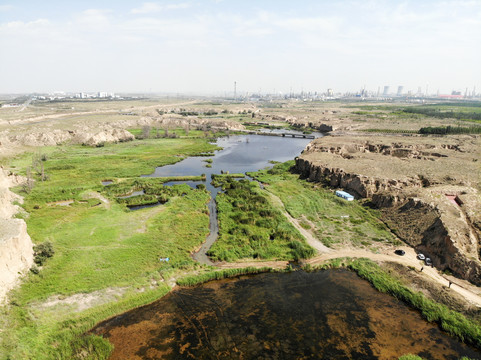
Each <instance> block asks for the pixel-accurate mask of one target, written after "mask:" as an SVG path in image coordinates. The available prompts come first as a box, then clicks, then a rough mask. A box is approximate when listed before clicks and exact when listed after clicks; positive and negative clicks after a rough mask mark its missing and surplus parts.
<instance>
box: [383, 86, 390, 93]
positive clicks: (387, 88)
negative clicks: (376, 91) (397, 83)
mask: <svg viewBox="0 0 481 360" xmlns="http://www.w3.org/2000/svg"><path fill="white" fill-rule="evenodd" d="M382 94H383V95H387V94H389V85H386V86H384V91H383V92H382Z"/></svg>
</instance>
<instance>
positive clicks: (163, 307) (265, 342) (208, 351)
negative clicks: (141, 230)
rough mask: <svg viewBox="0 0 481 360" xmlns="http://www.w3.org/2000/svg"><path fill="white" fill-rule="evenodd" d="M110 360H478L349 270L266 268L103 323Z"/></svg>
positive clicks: (101, 330) (101, 331) (181, 292)
mask: <svg viewBox="0 0 481 360" xmlns="http://www.w3.org/2000/svg"><path fill="white" fill-rule="evenodd" d="M93 332H94V333H96V334H102V335H104V336H105V337H107V338H108V339H109V340H110V341H111V342H112V343H113V344H114V346H115V349H114V352H113V355H112V359H397V358H398V357H399V356H401V355H403V354H407V353H413V354H418V355H420V356H422V357H423V358H425V359H459V358H460V357H461V356H468V357H470V358H472V359H480V358H481V354H480V353H479V352H477V351H476V350H474V349H472V348H470V347H468V346H466V345H464V344H462V343H461V342H459V341H458V340H457V339H454V338H452V337H451V336H449V335H447V334H446V333H444V332H442V331H441V330H440V329H439V328H438V326H437V325H436V324H431V323H428V322H426V321H425V320H424V319H422V317H421V315H420V314H419V312H417V311H414V310H411V309H410V308H408V307H407V306H405V305H404V304H403V303H401V302H399V301H397V300H396V299H394V298H392V297H391V296H389V295H385V294H382V293H379V292H377V291H376V290H375V289H373V288H372V286H371V285H370V284H369V283H368V282H366V281H364V280H362V279H360V278H358V277H357V275H356V274H354V273H351V272H349V271H346V270H329V271H321V272H313V273H305V272H302V271H297V272H293V273H280V274H271V273H267V274H260V275H255V276H248V277H247V276H246V277H242V278H240V279H226V280H221V281H213V282H209V283H206V284H203V285H199V286H196V287H191V288H180V289H177V290H175V291H173V292H171V293H169V294H168V295H167V296H165V297H164V298H162V299H160V300H158V301H156V302H154V303H152V304H150V305H147V306H144V307H141V308H138V309H134V310H132V311H129V312H127V313H125V314H122V315H120V316H117V317H114V318H112V319H110V320H107V321H105V322H103V323H101V324H99V325H98V326H97V327H96V328H95V329H94V330H93Z"/></svg>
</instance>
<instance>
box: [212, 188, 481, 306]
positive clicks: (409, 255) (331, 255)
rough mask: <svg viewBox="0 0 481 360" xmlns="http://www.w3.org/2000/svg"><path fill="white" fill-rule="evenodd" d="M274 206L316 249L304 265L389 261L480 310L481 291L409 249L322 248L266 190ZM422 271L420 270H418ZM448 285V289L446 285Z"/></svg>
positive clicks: (223, 265)
mask: <svg viewBox="0 0 481 360" xmlns="http://www.w3.org/2000/svg"><path fill="white" fill-rule="evenodd" d="M267 192H268V194H269V196H270V198H271V200H272V202H273V203H274V205H275V206H276V207H277V208H278V209H279V210H281V211H282V213H283V214H284V216H285V217H286V218H287V220H288V221H289V222H290V223H291V224H292V225H293V226H294V227H295V228H296V229H297V230H299V232H300V233H301V234H302V236H304V238H305V239H306V242H307V243H308V244H309V245H310V246H312V247H313V248H314V249H316V250H317V252H318V254H317V255H316V256H314V257H312V258H310V259H307V260H304V261H303V263H304V264H310V265H320V264H322V263H324V262H326V261H328V260H332V259H336V258H341V257H349V258H367V259H370V260H373V261H376V262H393V263H397V264H401V265H404V266H406V267H411V268H413V269H414V270H415V271H416V273H417V274H418V275H422V276H423V277H424V278H425V279H428V280H429V281H432V282H435V283H437V284H438V285H441V286H442V287H444V288H446V289H448V288H449V290H450V291H453V292H456V293H457V294H459V295H460V296H461V297H463V298H464V299H465V300H466V301H467V302H468V303H469V304H471V305H474V306H477V307H480V308H481V289H480V288H478V287H477V286H475V285H472V284H471V283H469V282H468V281H466V280H461V279H458V278H455V277H453V276H448V275H444V274H441V273H440V272H439V271H438V270H437V269H436V268H432V267H428V266H426V265H424V264H423V262H422V261H420V260H418V259H417V257H416V256H417V254H416V252H415V251H414V249H413V248H411V247H409V246H401V247H393V246H386V247H385V248H384V249H382V250H381V252H380V253H377V254H376V253H373V252H371V251H367V250H362V249H353V248H341V249H331V248H328V247H326V246H325V245H324V244H322V242H321V241H320V240H319V239H317V238H316V237H314V236H313V235H312V234H311V233H310V232H309V231H308V230H306V229H304V228H303V227H301V226H300V224H299V222H298V220H297V219H294V218H293V217H292V216H291V215H290V214H289V213H288V212H287V211H286V209H285V206H284V203H283V202H282V201H281V199H280V198H279V197H277V196H276V195H274V194H272V193H271V192H269V191H267ZM395 249H402V250H404V251H405V255H404V256H399V255H396V254H394V250H395ZM287 265H288V261H246V262H235V263H225V262H221V263H216V264H215V266H217V267H219V268H223V269H228V268H242V267H251V266H252V267H272V268H275V269H282V268H285V267H286V266H287ZM421 269H422V271H421ZM450 282H451V286H450V287H449V283H450Z"/></svg>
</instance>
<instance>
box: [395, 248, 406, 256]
mask: <svg viewBox="0 0 481 360" xmlns="http://www.w3.org/2000/svg"><path fill="white" fill-rule="evenodd" d="M394 253H395V254H396V255H400V256H403V255H404V254H405V253H406V252H405V251H404V250H401V249H397V250H394Z"/></svg>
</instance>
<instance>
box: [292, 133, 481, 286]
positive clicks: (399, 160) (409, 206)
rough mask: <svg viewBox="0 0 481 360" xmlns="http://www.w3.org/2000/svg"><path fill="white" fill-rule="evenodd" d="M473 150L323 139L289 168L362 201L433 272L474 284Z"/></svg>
mask: <svg viewBox="0 0 481 360" xmlns="http://www.w3.org/2000/svg"><path fill="white" fill-rule="evenodd" d="M479 146H480V141H479V138H475V137H457V138H456V137H453V138H443V139H434V140H433V139H428V138H417V137H416V138H410V139H401V140H400V139H399V138H394V137H392V138H387V139H382V140H381V139H373V138H368V137H360V136H357V137H326V138H322V139H318V140H315V141H314V142H312V143H311V144H310V145H309V146H308V147H307V148H306V150H305V151H304V152H303V154H302V155H301V156H300V157H299V158H297V159H296V168H297V171H298V172H299V173H300V174H301V175H302V176H303V177H305V178H307V179H309V180H310V181H316V182H322V183H324V184H326V185H328V186H330V187H333V188H343V189H345V190H347V191H349V192H350V193H352V194H353V195H355V196H356V197H357V198H364V199H368V200H369V201H370V203H371V204H372V205H373V206H375V207H377V208H379V209H380V210H381V213H382V217H383V220H384V221H385V222H386V223H387V224H388V225H389V226H390V228H391V229H392V230H393V231H394V232H395V233H396V234H397V235H398V236H399V237H400V238H401V239H402V240H404V241H405V242H406V243H408V244H409V245H411V246H413V247H414V248H415V249H416V250H418V251H420V252H423V253H425V254H427V255H428V256H430V257H431V258H432V260H433V263H434V265H435V266H436V267H437V268H438V269H440V270H446V269H449V270H450V271H452V272H453V273H454V274H455V275H457V276H459V277H461V278H464V279H468V280H470V281H471V282H473V283H474V284H476V285H481V262H480V240H481V227H480V224H481V214H480V211H479V209H481V200H480V195H479V192H478V190H477V188H478V187H479V165H478V164H477V155H478V151H479V150H478V149H479Z"/></svg>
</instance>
